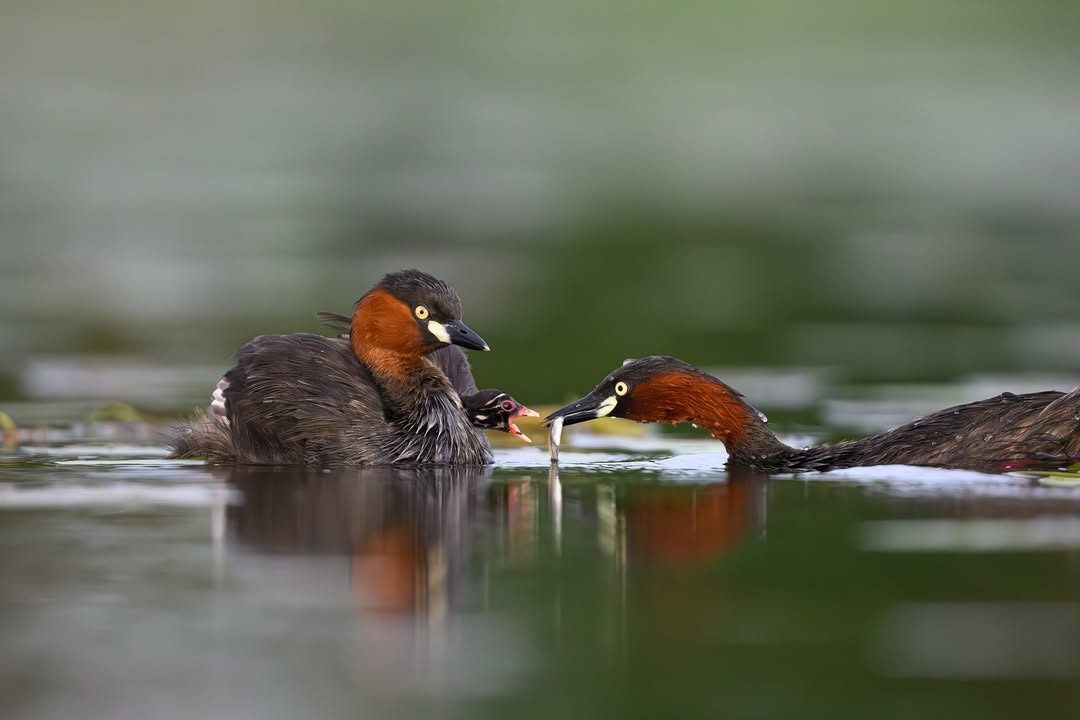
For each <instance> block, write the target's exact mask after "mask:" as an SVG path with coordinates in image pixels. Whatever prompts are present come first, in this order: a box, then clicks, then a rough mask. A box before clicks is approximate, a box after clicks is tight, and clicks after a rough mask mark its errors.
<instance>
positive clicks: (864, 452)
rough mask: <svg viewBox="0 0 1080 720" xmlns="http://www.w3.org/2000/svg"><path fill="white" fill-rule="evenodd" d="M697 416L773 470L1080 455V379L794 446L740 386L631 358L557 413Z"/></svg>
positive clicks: (1029, 462)
mask: <svg viewBox="0 0 1080 720" xmlns="http://www.w3.org/2000/svg"><path fill="white" fill-rule="evenodd" d="M607 416H610V417H621V418H627V419H630V420H636V421H638V422H665V423H678V422H690V423H693V424H694V425H696V426H698V427H702V428H704V429H706V430H708V431H709V432H711V433H712V435H713V437H715V438H717V439H719V440H720V441H722V442H723V443H724V446H725V447H726V448H727V451H728V454H729V455H730V459H729V461H728V462H729V464H730V465H732V466H736V467H746V468H752V469H757V470H761V471H764V472H782V473H787V472H807V471H825V470H832V469H836V468H847V467H862V466H866V465H926V466H932V467H962V468H972V469H980V470H990V469H993V470H1002V469H1012V468H1028V467H1060V466H1065V465H1069V464H1071V463H1074V462H1077V460H1078V459H1080V388H1078V389H1076V390H1073V391H1072V392H1069V393H1061V392H1052V391H1048V392H1037V393H1029V394H1025V395H1013V394H1012V393H1004V394H1002V395H998V396H997V397H993V398H989V399H986V400H980V401H978V402H973V403H968V404H966V405H957V406H956V407H951V408H948V409H946V410H941V411H940V412H936V413H933V414H932V415H927V416H926V417H923V418H920V419H918V420H913V421H911V422H909V423H907V424H906V425H902V426H901V427H898V428H895V429H893V430H890V431H888V432H885V433H881V434H880V435H874V436H872V437H868V438H863V439H861V440H849V441H845V442H839V443H836V444H832V445H818V446H815V447H809V448H802V449H799V448H793V447H789V446H787V445H785V444H784V443H782V442H780V440H779V439H778V438H777V437H776V436H775V435H773V434H772V432H771V431H770V430H769V429H768V428H767V427H766V426H765V422H766V418H765V416H764V415H762V414H761V413H760V412H758V411H757V410H755V409H754V408H753V407H751V406H750V405H749V404H748V403H747V402H746V401H745V400H744V399H743V396H742V395H741V394H739V393H738V392H737V391H735V390H733V389H732V388H731V387H729V386H727V385H725V384H724V383H722V382H720V381H719V380H717V379H716V378H714V377H712V376H711V375H709V374H708V373H706V372H704V371H702V370H699V369H698V368H696V367H694V366H693V365H690V364H688V363H685V362H683V361H682V360H678V359H676V358H673V357H666V356H653V357H646V358H641V359H639V360H627V361H626V362H625V363H623V365H622V367H620V368H617V369H616V370H614V371H613V372H612V373H611V374H610V375H608V376H607V377H606V378H604V380H603V381H602V382H601V383H600V384H599V385H597V386H596V388H594V389H593V391H592V392H591V393H589V394H588V395H586V396H585V397H583V398H581V399H580V400H578V401H577V402H573V403H571V404H569V405H567V406H566V407H564V408H561V409H559V410H556V411H555V412H553V413H551V414H550V415H548V416H547V417H546V418H545V419H544V422H545V423H550V422H551V421H552V420H554V419H556V418H563V424H564V425H573V424H575V423H580V422H585V421H586V420H592V419H594V418H600V417H607Z"/></svg>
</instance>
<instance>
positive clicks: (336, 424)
mask: <svg viewBox="0 0 1080 720" xmlns="http://www.w3.org/2000/svg"><path fill="white" fill-rule="evenodd" d="M454 346H459V347H454ZM462 347H463V348H468V349H471V350H488V349H489V348H488V345H487V343H486V342H484V341H483V339H481V338H480V336H479V335H477V334H476V333H475V332H473V331H472V330H470V329H469V328H468V327H467V326H466V325H465V324H464V323H463V322H462V321H461V301H460V299H459V298H458V295H457V293H456V292H454V290H453V289H452V288H451V287H450V286H449V285H447V284H446V283H444V282H442V281H441V280H437V279H436V278H434V277H432V276H430V275H427V274H425V273H422V272H420V271H418V270H403V271H401V272H396V273H390V274H388V275H386V276H385V277H384V278H383V279H382V280H381V281H380V282H379V284H378V285H376V286H375V287H374V288H373V289H372V290H371V291H369V292H368V293H367V294H365V295H364V296H363V297H362V298H361V299H360V300H359V301H358V302H357V303H356V309H355V312H354V313H353V316H352V318H351V321H350V327H349V336H348V337H347V338H330V337H323V336H321V335H311V334H306V333H299V334H294V335H264V336H260V337H257V338H255V339H254V340H251V341H249V342H248V343H247V344H246V345H244V346H243V347H242V348H240V352H239V353H238V354H237V359H236V366H235V367H233V368H232V369H231V370H229V371H228V372H227V373H225V376H224V377H223V378H222V379H221V381H220V382H218V387H217V390H215V391H214V401H213V402H212V403H211V405H210V411H209V413H208V415H207V417H206V418H204V419H202V420H199V421H196V422H194V423H192V424H190V425H188V426H186V427H185V428H183V429H182V432H181V433H180V434H179V435H178V436H177V437H176V439H175V441H174V452H173V456H174V457H196V456H206V457H207V459H209V460H211V461H216V462H236V463H262V464H312V465H385V464H395V463H410V464H443V463H456V464H486V463H489V462H491V459H492V456H491V448H490V446H489V444H488V442H487V438H486V437H485V436H484V434H483V432H482V431H481V430H480V429H479V428H478V427H476V426H475V424H474V419H473V418H470V415H469V414H468V412H467V411H466V408H465V405H464V404H463V402H462V397H463V396H464V397H469V396H472V395H475V394H476V393H478V392H479V391H478V390H477V388H476V384H475V382H474V381H473V378H472V371H471V369H470V367H469V363H468V360H467V359H466V357H465V355H464V353H463V352H462V351H461V350H460V348H462ZM483 399H484V398H477V401H476V403H477V405H476V406H477V408H479V407H481V406H482V401H483ZM519 407H520V406H519ZM526 410H527V409H526ZM488 419H489V418H487V417H485V422H486V421H487V420H488Z"/></svg>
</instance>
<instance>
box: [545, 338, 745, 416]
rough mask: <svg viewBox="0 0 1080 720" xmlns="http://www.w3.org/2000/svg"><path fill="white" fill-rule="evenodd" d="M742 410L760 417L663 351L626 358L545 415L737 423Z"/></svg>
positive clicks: (735, 396) (737, 396)
mask: <svg viewBox="0 0 1080 720" xmlns="http://www.w3.org/2000/svg"><path fill="white" fill-rule="evenodd" d="M744 413H753V414H755V415H756V416H757V417H758V418H760V419H761V420H765V416H764V415H762V414H761V413H760V412H758V411H757V410H755V409H754V408H752V407H750V405H748V404H747V403H746V401H744V400H743V398H742V395H740V394H739V393H738V392H736V391H735V390H733V389H731V388H730V387H728V386H727V385H725V384H724V383H722V382H720V381H719V380H717V379H716V378H714V377H713V376H712V375H709V374H708V373H706V372H705V371H703V370H699V369H698V368H696V367H694V366H693V365H691V364H689V363H687V362H683V361H682V360H679V359H678V358H673V357H669V356H667V355H653V356H650V357H645V358H640V359H638V360H626V361H625V362H623V364H622V366H621V367H618V368H616V369H615V370H614V371H612V372H611V373H610V374H609V375H608V376H607V377H606V378H604V379H603V380H602V381H601V382H600V384H599V385H597V386H596V387H595V388H593V391H592V392H591V393H589V394H588V395H586V396H585V397H583V398H581V399H580V400H578V401H576V402H572V403H570V404H569V405H567V406H566V407H564V408H560V409H558V410H556V411H555V412H553V413H551V414H550V415H548V416H547V417H546V418H544V422H545V423H550V422H551V421H552V420H554V419H556V418H560V417H561V418H562V419H563V424H564V425H574V424H576V423H580V422H586V421H587V420H595V419H596V418H602V417H619V418H626V419H628V420H636V421H638V422H667V423H675V422H695V423H698V424H709V425H710V426H712V425H714V421H715V423H724V424H728V423H732V424H737V423H738V422H740V419H741V417H742V416H743V414H744Z"/></svg>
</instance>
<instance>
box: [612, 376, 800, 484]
mask: <svg viewBox="0 0 1080 720" xmlns="http://www.w3.org/2000/svg"><path fill="white" fill-rule="evenodd" d="M694 370H695V372H687V371H685V370H676V371H673V372H668V373H662V374H658V375H654V376H652V377H650V378H649V379H647V380H645V381H644V382H642V383H640V384H639V385H638V386H637V387H636V388H635V389H634V391H633V395H632V396H631V397H630V400H629V403H628V406H627V409H626V413H625V414H626V417H627V418H629V419H631V420H639V421H642V422H669V423H678V422H690V423H693V424H694V425H696V426H698V427H700V428H704V429H705V430H708V431H709V432H710V433H711V434H712V436H713V437H715V438H716V439H718V440H720V441H722V442H723V443H724V446H725V447H726V448H727V450H728V453H729V454H730V455H731V458H732V460H733V461H735V462H739V463H741V464H747V465H755V464H757V461H760V460H762V459H764V458H766V457H770V456H776V455H781V454H786V453H787V452H789V451H791V452H794V449H793V448H790V447H788V446H787V445H785V444H784V443H782V442H780V440H779V439H777V437H776V436H775V435H773V434H772V432H771V431H770V430H769V429H768V427H766V425H765V420H764V419H763V416H762V415H761V413H759V412H758V411H757V410H755V409H754V408H753V407H751V406H750V405H749V404H748V403H747V402H746V401H745V400H744V399H743V396H742V395H741V394H739V393H738V392H736V391H735V390H734V389H732V388H731V387H730V386H728V385H726V384H724V383H722V382H720V381H719V380H717V379H716V378H714V377H712V376H711V375H707V374H705V373H703V372H700V371H696V368H695V369H694Z"/></svg>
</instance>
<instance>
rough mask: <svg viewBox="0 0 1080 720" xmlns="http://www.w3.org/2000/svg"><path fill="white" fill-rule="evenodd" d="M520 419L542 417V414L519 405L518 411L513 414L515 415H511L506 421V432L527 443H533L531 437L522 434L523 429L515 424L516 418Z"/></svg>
mask: <svg viewBox="0 0 1080 720" xmlns="http://www.w3.org/2000/svg"><path fill="white" fill-rule="evenodd" d="M518 417H540V413H538V412H536V411H535V410H530V409H529V408H527V407H525V406H524V405H518V407H517V409H516V410H515V411H514V412H513V414H511V415H510V417H508V418H507V419H506V432H508V433H510V434H511V435H517V436H518V437H519V438H521V439H522V440H524V441H525V442H527V443H531V442H532V440H530V439H529V436H528V435H526V434H525V433H523V432H521V428H519V427H518V426H517V425H515V424H514V418H518Z"/></svg>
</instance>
